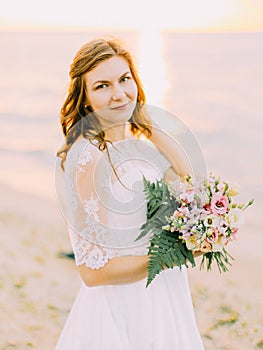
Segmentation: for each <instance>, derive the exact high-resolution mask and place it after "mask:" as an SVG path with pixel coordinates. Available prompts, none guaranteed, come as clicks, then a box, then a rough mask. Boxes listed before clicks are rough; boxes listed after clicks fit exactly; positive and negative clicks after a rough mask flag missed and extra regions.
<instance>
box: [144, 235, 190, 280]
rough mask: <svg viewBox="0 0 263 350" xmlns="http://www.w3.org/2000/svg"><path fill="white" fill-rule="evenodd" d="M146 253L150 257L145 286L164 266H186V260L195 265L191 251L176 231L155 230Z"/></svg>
mask: <svg viewBox="0 0 263 350" xmlns="http://www.w3.org/2000/svg"><path fill="white" fill-rule="evenodd" d="M148 254H149V256H150V259H149V267H148V272H149V273H148V279H147V284H146V287H147V286H148V285H149V284H150V283H151V282H152V280H153V279H154V278H155V277H156V275H157V274H159V273H160V272H161V271H163V270H164V269H165V268H168V269H170V268H173V267H174V266H178V267H179V268H180V269H181V267H182V265H185V266H187V267H188V265H187V262H188V261H189V262H190V263H191V264H192V266H195V261H194V257H193V254H192V252H191V251H190V250H188V249H187V248H186V246H185V244H184V243H183V241H182V240H181V239H180V238H179V237H178V234H176V232H173V233H171V232H168V231H164V230H160V232H159V233H156V232H155V234H153V235H152V237H151V239H150V246H149V251H148Z"/></svg>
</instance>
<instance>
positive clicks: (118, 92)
mask: <svg viewBox="0 0 263 350" xmlns="http://www.w3.org/2000/svg"><path fill="white" fill-rule="evenodd" d="M124 96H125V91H124V89H123V87H122V86H121V85H120V84H116V85H114V86H113V89H112V99H113V100H114V101H116V100H120V99H121V98H123V97H124Z"/></svg>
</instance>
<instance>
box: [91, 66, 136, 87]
mask: <svg viewBox="0 0 263 350" xmlns="http://www.w3.org/2000/svg"><path fill="white" fill-rule="evenodd" d="M127 74H131V71H129V70H128V71H127V72H125V73H123V74H122V75H121V76H120V77H119V79H121V78H123V77H125V75H127ZM109 82H110V80H97V81H95V82H94V83H93V84H92V85H93V86H94V85H96V84H106V83H109Z"/></svg>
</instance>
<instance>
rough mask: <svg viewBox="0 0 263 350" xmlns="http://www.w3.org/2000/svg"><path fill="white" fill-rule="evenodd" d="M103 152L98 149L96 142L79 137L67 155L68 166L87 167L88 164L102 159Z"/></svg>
mask: <svg viewBox="0 0 263 350" xmlns="http://www.w3.org/2000/svg"><path fill="white" fill-rule="evenodd" d="M101 155H102V152H101V151H100V150H99V148H98V144H97V142H96V141H91V140H89V139H86V138H84V137H79V138H78V139H77V140H76V141H75V142H74V143H73V145H72V146H71V148H70V150H69V151H68V154H67V159H66V165H67V164H69V163H70V164H71V165H72V164H73V165H80V166H85V165H87V163H88V162H90V161H92V160H94V159H98V158H99V157H101Z"/></svg>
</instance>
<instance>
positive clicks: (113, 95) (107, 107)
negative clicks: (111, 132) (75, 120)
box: [84, 56, 138, 127]
mask: <svg viewBox="0 0 263 350" xmlns="http://www.w3.org/2000/svg"><path fill="white" fill-rule="evenodd" d="M84 79H85V83H86V91H87V96H86V99H87V101H86V103H87V104H88V105H90V106H91V108H92V110H93V111H95V112H97V113H96V114H97V116H98V118H99V119H100V122H101V123H102V126H105V127H107V126H112V125H114V124H119V123H124V122H127V121H128V120H129V119H130V117H131V116H132V113H133V111H134V108H135V104H136V102H137V95H138V88H137V85H136V82H135V81H134V79H133V76H132V74H131V70H130V67H129V65H128V63H127V61H126V60H125V59H124V58H123V57H121V56H113V57H111V58H109V59H107V60H105V61H103V62H101V63H100V64H99V65H98V66H97V67H96V68H94V69H93V70H91V71H90V72H87V73H86V74H85V75H84Z"/></svg>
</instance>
